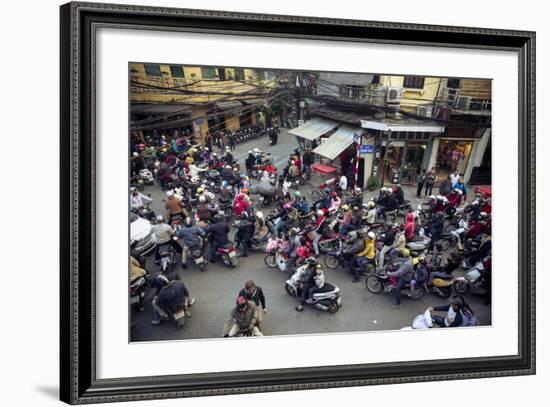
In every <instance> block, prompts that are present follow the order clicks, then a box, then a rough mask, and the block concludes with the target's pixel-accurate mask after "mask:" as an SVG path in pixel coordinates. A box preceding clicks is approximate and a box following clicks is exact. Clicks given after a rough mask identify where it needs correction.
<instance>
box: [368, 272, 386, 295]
mask: <svg viewBox="0 0 550 407" xmlns="http://www.w3.org/2000/svg"><path fill="white" fill-rule="evenodd" d="M365 285H366V286H367V290H369V291H370V292H371V293H373V294H379V293H381V292H382V290H383V289H384V286H383V285H382V283H381V282H380V280H379V279H378V277H376V276H368V277H367V279H366V280H365Z"/></svg>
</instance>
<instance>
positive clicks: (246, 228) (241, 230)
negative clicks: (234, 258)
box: [234, 211, 254, 257]
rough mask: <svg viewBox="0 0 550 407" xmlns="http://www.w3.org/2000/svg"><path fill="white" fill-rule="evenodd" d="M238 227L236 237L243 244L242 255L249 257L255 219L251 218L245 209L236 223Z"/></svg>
mask: <svg viewBox="0 0 550 407" xmlns="http://www.w3.org/2000/svg"><path fill="white" fill-rule="evenodd" d="M234 226H235V227H236V228H237V232H236V233H235V238H236V240H237V241H238V242H239V244H240V245H241V246H242V253H241V256H242V257H248V248H249V246H250V239H252V236H253V235H254V220H253V219H250V218H249V216H248V213H247V212H246V211H245V212H243V213H241V215H240V216H239V222H238V223H236V224H235V225H234Z"/></svg>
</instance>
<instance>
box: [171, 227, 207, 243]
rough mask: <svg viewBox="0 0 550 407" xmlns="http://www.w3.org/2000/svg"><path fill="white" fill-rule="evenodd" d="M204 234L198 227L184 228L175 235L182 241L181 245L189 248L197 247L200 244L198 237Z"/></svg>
mask: <svg viewBox="0 0 550 407" xmlns="http://www.w3.org/2000/svg"><path fill="white" fill-rule="evenodd" d="M204 234H205V233H204V231H203V230H202V229H201V228H199V227H198V226H189V227H184V228H182V229H180V230H178V231H177V232H176V235H177V236H178V237H179V238H180V239H182V240H183V244H184V245H185V246H187V247H189V248H191V247H195V246H198V245H199V244H200V242H201V239H200V236H204Z"/></svg>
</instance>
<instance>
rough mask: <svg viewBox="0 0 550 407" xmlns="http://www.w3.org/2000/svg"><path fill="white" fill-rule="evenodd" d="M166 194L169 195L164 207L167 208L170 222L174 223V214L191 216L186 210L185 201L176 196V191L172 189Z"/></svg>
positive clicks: (185, 216)
mask: <svg viewBox="0 0 550 407" xmlns="http://www.w3.org/2000/svg"><path fill="white" fill-rule="evenodd" d="M166 196H167V197H168V199H166V202H165V204H164V207H165V208H166V210H167V213H166V216H167V217H168V223H170V224H171V223H172V218H173V217H174V216H182V217H183V218H187V217H188V216H189V214H188V213H187V211H186V210H185V206H184V205H183V202H182V201H181V200H180V199H179V198H177V197H176V196H174V193H173V192H172V191H167V192H166Z"/></svg>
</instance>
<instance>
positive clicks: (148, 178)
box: [139, 168, 155, 185]
mask: <svg viewBox="0 0 550 407" xmlns="http://www.w3.org/2000/svg"><path fill="white" fill-rule="evenodd" d="M139 178H140V179H141V180H142V181H143V183H144V184H145V185H153V184H154V183H155V177H154V176H153V173H152V172H151V171H150V170H149V169H148V168H144V169H142V170H139Z"/></svg>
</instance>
